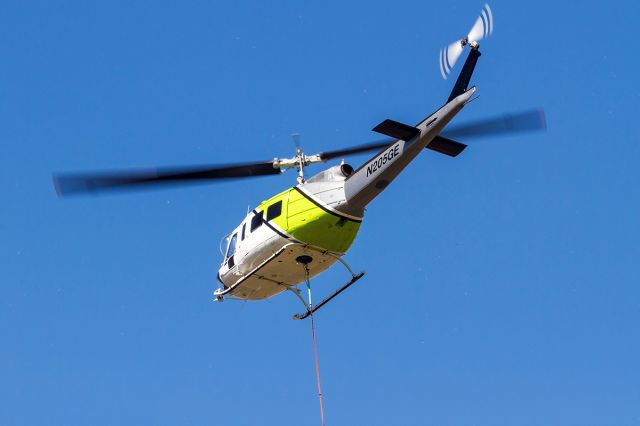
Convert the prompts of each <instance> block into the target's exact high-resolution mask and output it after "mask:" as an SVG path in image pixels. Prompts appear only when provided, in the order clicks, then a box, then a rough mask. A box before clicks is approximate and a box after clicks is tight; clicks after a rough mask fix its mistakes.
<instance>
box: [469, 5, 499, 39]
mask: <svg viewBox="0 0 640 426" xmlns="http://www.w3.org/2000/svg"><path fill="white" fill-rule="evenodd" d="M492 32H493V14H492V13H491V8H490V7H489V5H488V4H486V3H485V5H484V7H483V8H482V12H481V13H480V16H478V19H476V23H475V24H473V27H471V31H469V35H468V36H467V40H468V41H470V42H471V41H480V40H482V39H483V38H485V37H487V36H489V35H491V33H492Z"/></svg>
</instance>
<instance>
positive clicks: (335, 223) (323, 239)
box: [257, 188, 360, 253]
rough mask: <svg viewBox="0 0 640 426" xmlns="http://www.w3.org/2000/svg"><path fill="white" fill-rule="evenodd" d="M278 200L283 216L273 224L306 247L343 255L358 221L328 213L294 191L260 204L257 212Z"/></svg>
mask: <svg viewBox="0 0 640 426" xmlns="http://www.w3.org/2000/svg"><path fill="white" fill-rule="evenodd" d="M278 201H282V214H281V215H280V216H278V217H277V218H275V219H273V220H272V222H273V223H274V224H276V225H277V226H278V227H280V228H281V229H282V230H283V231H284V232H286V233H287V234H288V235H290V236H292V237H293V238H295V239H296V240H298V241H301V242H303V243H305V244H309V245H312V246H315V247H319V248H322V249H325V250H330V251H333V252H338V253H345V252H346V251H347V250H348V249H349V247H351V244H352V243H353V241H354V240H355V238H356V235H357V234H358V230H359V229H360V222H356V221H353V220H350V219H347V218H344V217H340V216H338V215H337V214H335V213H331V212H330V211H328V210H327V209H326V208H323V207H321V206H319V205H317V204H316V203H314V202H313V201H311V200H309V199H308V198H307V197H305V196H304V195H302V194H301V193H300V192H299V191H298V190H296V189H295V188H290V189H288V190H286V191H283V192H281V193H280V194H278V195H276V196H274V197H272V198H270V199H269V200H267V201H264V202H262V203H261V204H260V206H258V209H257V210H259V211H265V212H266V211H267V209H268V208H269V206H270V205H272V204H274V203H277V202H278Z"/></svg>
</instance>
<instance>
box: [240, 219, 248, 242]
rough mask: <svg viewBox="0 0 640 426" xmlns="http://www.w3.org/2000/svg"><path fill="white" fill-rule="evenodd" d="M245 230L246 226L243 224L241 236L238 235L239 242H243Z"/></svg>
mask: <svg viewBox="0 0 640 426" xmlns="http://www.w3.org/2000/svg"><path fill="white" fill-rule="evenodd" d="M246 228H247V224H246V223H243V224H242V234H240V241H244V231H245V229H246Z"/></svg>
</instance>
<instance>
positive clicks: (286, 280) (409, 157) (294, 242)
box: [53, 4, 546, 319]
mask: <svg viewBox="0 0 640 426" xmlns="http://www.w3.org/2000/svg"><path fill="white" fill-rule="evenodd" d="M492 32H493V14H492V12H491V9H490V7H489V5H488V4H485V6H484V8H483V9H482V12H481V15H480V16H479V17H478V18H477V20H476V22H475V24H474V25H473V27H472V29H471V31H470V32H469V34H468V35H467V36H466V37H465V38H463V39H461V40H458V41H456V42H454V43H452V44H450V45H449V46H447V47H445V48H444V49H442V50H441V51H440V57H439V65H440V72H441V73H442V76H443V78H444V79H446V78H447V77H448V76H449V74H450V73H451V72H452V69H453V67H454V65H455V63H456V61H457V59H458V58H459V57H460V55H461V54H462V52H463V51H464V49H465V48H466V47H468V48H469V53H468V56H467V58H466V61H465V63H464V65H463V67H462V69H461V71H460V73H459V75H458V78H457V80H456V82H455V84H454V86H453V89H452V91H451V93H450V95H449V98H448V99H447V101H446V103H445V104H444V105H443V106H442V107H440V108H439V109H438V110H436V111H435V112H433V113H432V114H430V115H429V116H427V117H426V118H424V119H423V120H422V121H420V122H419V123H418V124H417V125H415V126H413V125H408V124H404V123H400V122H397V121H394V120H391V119H387V120H384V121H383V122H381V123H380V124H378V125H376V126H375V127H374V128H373V131H374V132H377V133H380V134H383V135H384V136H386V137H387V139H384V140H381V141H377V142H373V143H368V144H364V145H358V146H353V147H349V148H344V149H339V150H333V151H325V152H320V153H317V154H314V155H306V154H305V153H304V152H303V150H302V148H301V147H300V145H299V144H298V143H296V152H295V155H294V156H293V157H291V158H274V159H272V160H267V161H261V162H252V163H243V164H233V165H214V166H200V167H197V166H191V167H175V168H160V169H152V170H148V169H147V170H125V171H116V172H102V173H79V174H78V173H74V174H68V173H67V174H55V175H54V176H53V181H54V186H55V189H56V192H57V193H58V195H59V196H66V195H71V194H78V193H87V192H89V193H91V192H96V191H103V190H112V189H117V188H125V187H127V188H129V187H145V186H150V185H161V184H186V183H190V182H198V181H199V182H202V181H215V180H221V179H244V178H253V177H257V176H268V175H279V174H281V173H282V172H283V171H285V170H288V169H297V179H296V180H297V184H296V185H295V186H292V187H289V188H287V189H285V190H283V191H282V192H280V193H278V194H276V195H274V196H272V197H270V198H268V199H266V200H265V201H262V202H261V203H260V204H259V205H258V206H257V207H256V208H254V209H253V210H251V211H249V212H248V213H247V215H246V217H245V218H244V219H243V220H242V221H241V222H240V224H239V225H238V226H237V227H236V228H235V229H233V231H231V232H230V233H229V234H228V237H227V238H226V240H225V241H226V247H225V248H224V251H223V259H222V262H221V265H220V267H219V269H218V272H217V278H218V281H219V282H220V286H219V288H218V289H216V290H215V291H214V293H213V296H214V298H215V300H217V301H223V300H225V299H239V300H262V299H267V298H270V297H272V296H275V295H277V294H280V293H282V292H284V291H291V292H293V293H294V294H295V295H296V296H297V297H298V298H299V299H300V300H301V301H302V303H303V304H304V305H305V307H306V312H304V313H302V314H296V315H295V316H294V318H295V319H303V318H306V317H308V316H309V315H311V314H313V313H314V312H315V311H317V310H318V309H320V308H321V307H322V306H324V305H325V304H326V303H328V302H329V301H330V300H332V299H333V298H335V297H336V296H337V295H339V294H340V293H341V292H342V291H344V290H346V289H347V288H348V287H350V286H351V285H353V284H354V283H355V282H357V281H358V280H360V279H361V278H362V277H363V276H364V272H360V273H357V274H356V273H355V272H354V271H353V270H352V269H351V267H350V266H349V265H348V264H347V262H346V261H345V260H344V259H343V257H344V255H345V254H346V253H347V251H348V250H349V248H350V247H351V245H352V244H353V242H354V240H355V238H356V235H357V234H358V232H359V230H360V228H361V225H362V222H363V219H364V214H365V208H366V207H367V206H368V205H369V203H371V202H372V201H373V200H374V199H375V198H376V197H377V196H378V195H380V194H381V193H382V192H383V191H384V190H385V189H386V188H387V187H388V186H389V184H390V183H391V182H393V180H394V179H395V178H396V177H397V176H398V175H399V174H400V173H401V172H402V171H403V170H404V169H405V168H406V167H407V166H408V165H409V164H410V163H411V162H413V161H414V160H415V159H416V158H417V157H418V156H419V154H420V153H421V152H422V151H423V150H424V149H429V150H431V151H434V152H436V153H439V154H443V155H446V156H450V157H456V156H457V155H459V154H460V153H461V152H462V151H463V150H464V149H465V148H466V147H467V145H465V144H463V143H461V142H458V141H457V140H455V139H454V138H458V137H472V136H487V135H493V134H505V133H513V132H521V131H530V130H539V129H544V128H545V126H546V124H545V117H544V112H543V111H542V110H531V111H525V112H522V113H518V114H513V115H504V116H498V117H493V118H489V119H485V120H480V121H476V122H472V123H468V124H466V125H459V126H457V127H455V126H448V124H449V122H450V121H451V120H452V119H453V118H454V117H455V116H456V115H457V114H458V113H459V112H460V111H461V110H462V109H463V108H464V107H465V106H466V105H467V104H468V103H469V102H471V101H472V100H473V99H474V98H473V96H474V94H475V93H476V87H475V86H473V87H471V88H469V83H470V80H471V77H472V75H473V72H474V69H475V66H476V63H477V61H478V58H479V57H480V55H481V53H480V50H479V48H480V45H479V43H478V42H479V41H480V40H482V39H483V38H485V37H487V36H488V35H490V34H491V33H492ZM373 151H376V153H375V155H373V156H372V157H371V158H370V159H369V160H367V161H366V162H364V163H363V164H362V165H360V166H359V167H357V168H354V167H352V166H351V165H349V164H348V163H345V162H344V158H345V157H349V156H351V155H355V154H361V153H365V152H373ZM339 158H340V159H342V161H341V162H340V163H339V164H337V165H334V166H332V167H329V168H328V169H326V170H324V171H322V172H320V173H318V174H316V175H314V176H312V177H309V178H307V177H306V176H305V173H304V169H305V167H307V166H310V165H312V164H317V163H326V162H328V161H330V160H333V159H339ZM336 263H341V264H342V265H343V266H344V267H345V268H346V269H347V271H348V273H349V274H350V278H349V280H348V281H347V282H346V283H345V284H344V285H342V286H341V287H339V288H338V289H337V290H336V291H335V292H334V293H332V294H331V295H330V296H329V297H326V298H325V299H324V300H322V301H321V302H320V303H318V304H317V305H315V306H313V305H312V303H311V298H310V297H309V302H308V303H307V302H305V300H304V299H303V298H302V296H301V295H300V292H301V291H300V289H299V288H298V287H297V286H298V285H300V284H302V283H304V282H307V284H308V283H309V279H310V278H312V277H315V276H317V275H319V274H321V273H322V272H324V271H325V270H327V269H328V268H330V267H331V266H332V265H334V264H336ZM309 296H310V295H309Z"/></svg>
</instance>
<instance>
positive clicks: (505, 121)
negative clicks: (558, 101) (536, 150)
mask: <svg viewBox="0 0 640 426" xmlns="http://www.w3.org/2000/svg"><path fill="white" fill-rule="evenodd" d="M546 128H547V120H546V117H545V114H544V110H541V109H535V110H531V111H524V112H520V113H517V114H505V115H502V116H500V117H492V118H488V119H482V120H477V121H472V122H470V123H466V124H460V125H457V126H451V127H447V128H446V129H445V131H444V132H442V136H445V137H447V138H452V139H457V138H470V137H487V136H493V135H501V134H506V133H519V132H529V131H535V130H544V129H546Z"/></svg>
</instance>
